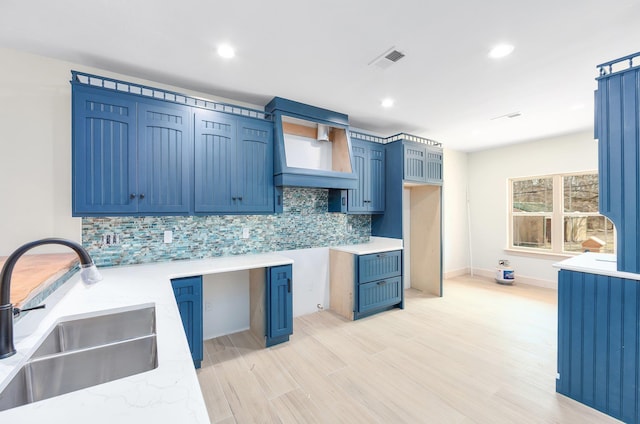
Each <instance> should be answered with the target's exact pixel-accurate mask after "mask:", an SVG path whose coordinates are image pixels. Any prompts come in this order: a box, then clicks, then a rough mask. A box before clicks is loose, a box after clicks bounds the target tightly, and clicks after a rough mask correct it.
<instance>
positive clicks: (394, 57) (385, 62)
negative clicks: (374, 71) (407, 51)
mask: <svg viewBox="0 0 640 424" xmlns="http://www.w3.org/2000/svg"><path fill="white" fill-rule="evenodd" d="M403 57H404V53H402V52H401V51H399V50H396V48H395V47H391V48H390V49H389V50H387V51H386V52H384V53H382V54H381V55H380V56H378V57H376V58H375V59H373V60H372V61H371V62H369V66H371V65H374V66H376V67H378V68H381V69H387V68H388V67H389V66H391V65H393V64H394V63H396V62H397V61H399V60H400V59H402V58H403Z"/></svg>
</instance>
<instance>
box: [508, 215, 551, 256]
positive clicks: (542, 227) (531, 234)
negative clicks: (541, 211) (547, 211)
mask: <svg viewBox="0 0 640 424" xmlns="http://www.w3.org/2000/svg"><path fill="white" fill-rule="evenodd" d="M513 245H514V246H517V247H535V248H538V249H551V218H549V217H548V216H514V217H513Z"/></svg>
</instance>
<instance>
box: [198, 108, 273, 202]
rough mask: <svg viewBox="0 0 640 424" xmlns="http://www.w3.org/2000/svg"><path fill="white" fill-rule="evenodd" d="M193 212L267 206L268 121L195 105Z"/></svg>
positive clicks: (270, 153) (270, 176) (269, 193)
mask: <svg viewBox="0 0 640 424" xmlns="http://www.w3.org/2000/svg"><path fill="white" fill-rule="evenodd" d="M195 128H196V136H195V181H194V188H195V212H196V213H242V212H244V213H259V212H273V210H274V207H273V200H274V189H273V159H272V158H273V125H272V124H271V123H270V122H266V121H261V120H257V119H252V118H236V117H233V116H230V115H227V114H225V113H219V112H213V111H207V110H198V111H196V114H195Z"/></svg>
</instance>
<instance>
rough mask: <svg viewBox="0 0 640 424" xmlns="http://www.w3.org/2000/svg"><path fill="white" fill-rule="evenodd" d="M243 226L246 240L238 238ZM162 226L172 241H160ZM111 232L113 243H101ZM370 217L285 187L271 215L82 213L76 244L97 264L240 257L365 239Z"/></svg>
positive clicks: (318, 192)
mask: <svg viewBox="0 0 640 424" xmlns="http://www.w3.org/2000/svg"><path fill="white" fill-rule="evenodd" d="M243 228H248V229H249V238H248V239H243V238H242V237H241V236H242V230H243ZM165 230H171V231H173V243H170V244H165V243H164V239H163V234H164V231H165ZM114 233H115V234H117V235H118V238H119V244H117V245H111V246H103V245H102V236H103V235H105V234H114ZM370 234H371V218H370V215H345V214H341V213H329V212H327V190H324V189H309V188H294V187H285V188H284V190H283V213H282V214H277V215H212V216H147V217H87V218H83V219H82V243H83V246H84V247H85V248H87V250H88V251H89V253H90V254H91V256H92V258H93V260H94V261H95V262H96V264H97V265H98V266H115V265H125V264H137V263H148V262H156V261H170V260H180V259H196V258H208V257H215V256H228V255H243V254H249V253H263V252H273V251H280V250H293V249H306V248H312V247H325V246H337V245H342V244H358V243H365V242H367V241H369V236H370Z"/></svg>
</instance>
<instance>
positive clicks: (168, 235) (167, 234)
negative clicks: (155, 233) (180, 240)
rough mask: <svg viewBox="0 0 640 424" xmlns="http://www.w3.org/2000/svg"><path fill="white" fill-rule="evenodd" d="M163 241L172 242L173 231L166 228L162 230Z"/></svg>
mask: <svg viewBox="0 0 640 424" xmlns="http://www.w3.org/2000/svg"><path fill="white" fill-rule="evenodd" d="M164 242H165V243H173V231H171V230H166V231H165V232H164Z"/></svg>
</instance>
